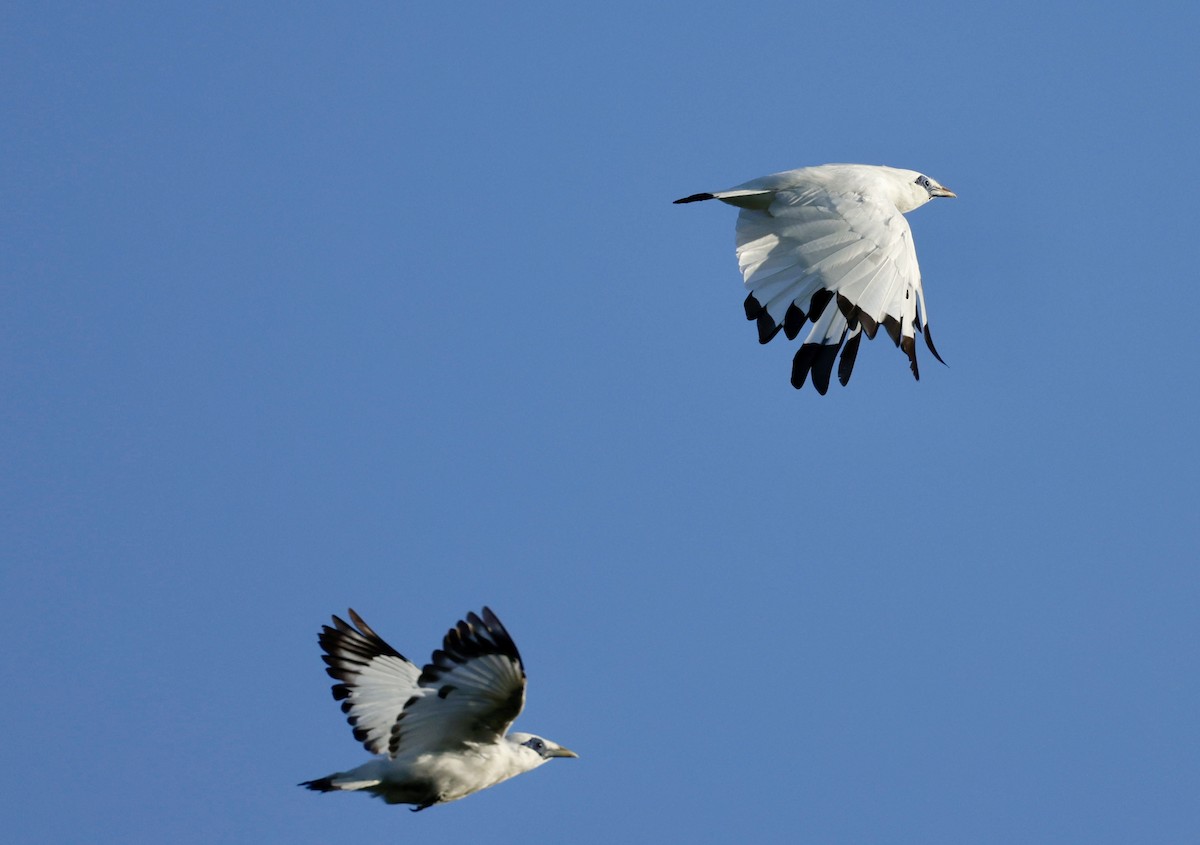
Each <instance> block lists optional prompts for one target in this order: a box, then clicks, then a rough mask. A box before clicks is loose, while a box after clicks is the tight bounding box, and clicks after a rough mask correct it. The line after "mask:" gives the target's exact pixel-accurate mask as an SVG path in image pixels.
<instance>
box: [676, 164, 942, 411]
mask: <svg viewBox="0 0 1200 845" xmlns="http://www.w3.org/2000/svg"><path fill="white" fill-rule="evenodd" d="M953 196H955V194H954V192H953V191H950V190H948V189H947V188H945V187H944V186H942V185H939V184H938V183H937V182H936V181H935V180H933V179H931V178H929V177H928V176H925V175H923V174H921V173H918V172H917V171H915V170H901V169H898V168H895V167H883V166H877V165H871V164H823V165H820V166H819V167H802V168H800V169H799V170H788V171H786V172H784V173H775V174H773V175H771V176H764V177H762V178H761V179H753V180H751V181H749V182H746V183H744V184H741V185H738V186H737V187H736V188H731V189H729V190H727V191H717V192H716V193H704V194H692V195H691V196H690V197H684V198H683V199H678V200H675V202H676V203H685V202H699V201H700V200H711V199H717V200H721V201H722V202H725V203H729V204H730V205H735V206H737V207H738V208H740V209H741V212H740V213H739V214H738V220H737V256H738V266H739V267H740V268H741V270H742V276H743V278H744V280H745V284H746V288H747V289H748V290H749V291H750V295H749V296H747V297H746V303H745V305H746V319H748V320H754V321H756V322H757V323H758V340H759V343H766V342H767V341H769V340H771V338H773V337H775V335H777V334H778V333H779V331H780V329H782V330H783V332H784V334H786V335H787V337H788V339H789V340H793V339H795V337H796V335H797V334H799V333H800V329H801V328H802V327H803V326H804V323H805V322H806V321H811V322H812V324H813V325H812V330H811V331H810V332H809V333H808V337H807V338H805V340H804V342H803V343H802V344H801V346H800V350H799V351H798V352H797V353H796V357H795V358H794V359H793V361H792V386H793V387H795V388H797V389H798V388H800V387H803V386H804V381H805V379H806V378H807V377H808V376H809V375H810V374H811V375H812V382H813V387H815V388H816V389H817V392H818V393H821V394H824V393H825V391H826V390H828V389H829V377H830V374H831V373H832V372H833V362H834V359H835V358H837V353H838V350H839V349H842V348H843V344H844V349H843V351H842V356H841V363H840V364H839V365H838V381H840V382H841V383H842V384H843V385H844V384H846V383H847V382H848V381H849V380H850V372H851V370H852V369H853V368H854V358H855V356H856V355H857V354H858V344H859V342H860V341H861V340H862V335H863V334H864V333H865V334H866V336H867V337H869V338H874V337H875V332H876V331H878V329H879V326H880V325H882V326H883V327H884V329H885V330H886V331H887V333H888V335H889V336H891V338H892V341H893V342H894V343H895V344H896V345H897V346H899V347H900V348H901V349H902V350H903V351H904V354H905V355H907V356H908V360H909V362H910V364H911V366H912V373H913V377H914V378H918V379H919V378H920V377H921V376H920V373H919V372H918V370H917V345H916V333H917V332H920V331H921V330H922V325H923V326H924V334H925V343H926V345H928V346H929V351H930V352H932V353H933V356H934V357H935V358H937V359H938V360H939V361H942V356H940V355H938V352H937V349H935V348H934V346H933V339H932V338H931V337H930V335H929V317H928V312H927V311H926V309H925V294H924V292H923V291H922V289H921V270H920V268H919V267H917V253H916V250H915V249H914V247H913V241H912V230H911V229H909V227H908V221H907V220H905V219H904V215H905V213H907V212H909V211H912V210H913V209H914V208H918V207H920V206H922V205H924V204H925V203H927V202H929V200H931V199H933V198H934V197H953ZM831 302H836V305H837V307H836V308H828V307H826V306H828V305H829V304H830V303H831ZM918 303H920V314H919V315H918V312H917V305H918ZM942 363H945V362H944V361H942Z"/></svg>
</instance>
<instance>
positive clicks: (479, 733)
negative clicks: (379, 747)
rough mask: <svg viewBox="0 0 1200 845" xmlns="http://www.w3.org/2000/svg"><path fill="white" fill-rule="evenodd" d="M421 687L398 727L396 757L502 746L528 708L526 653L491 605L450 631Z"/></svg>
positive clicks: (391, 748) (393, 742)
mask: <svg viewBox="0 0 1200 845" xmlns="http://www.w3.org/2000/svg"><path fill="white" fill-rule="evenodd" d="M417 683H418V685H419V688H418V689H417V690H416V691H414V693H413V694H412V696H411V697H410V698H409V699H408V701H407V703H405V705H404V709H403V711H402V712H401V713H400V714H399V716H398V717H397V718H396V721H395V725H394V726H393V727H392V732H391V738H390V740H389V743H388V753H389V754H391V755H392V756H393V757H395V756H397V755H400V754H404V755H406V756H407V755H411V754H421V753H425V752H431V751H447V750H453V749H458V748H461V747H462V746H463V745H464V744H465V743H472V742H474V743H492V742H497V741H499V739H500V738H501V737H503V736H504V734H505V733H507V731H508V728H509V726H510V725H511V724H512V723H513V721H514V720H515V719H516V718H517V716H518V715H519V714H520V712H521V710H522V708H523V707H524V706H525V667H524V665H523V664H522V663H521V655H520V653H518V651H517V647H516V645H515V644H514V643H513V641H512V637H510V636H509V635H508V631H506V630H505V629H504V625H503V624H502V623H501V622H500V620H499V619H498V618H497V617H496V614H494V613H492V611H491V610H490V609H489V608H486V607H485V608H484V609H483V613H482V617H480V616H477V615H476V614H474V613H469V614H467V618H466V619H465V620H462V621H460V622H459V623H458V624H457V625H455V626H454V627H453V628H451V629H450V631H449V632H448V633H447V634H446V637H445V639H444V640H443V642H442V647H441V648H440V649H438V650H437V651H435V652H434V653H433V657H432V658H431V659H430V662H429V663H428V664H427V665H426V666H425V667H424V668H423V669H422V670H421V674H420V677H419V678H418V680H417Z"/></svg>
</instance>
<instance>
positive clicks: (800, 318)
mask: <svg viewBox="0 0 1200 845" xmlns="http://www.w3.org/2000/svg"><path fill="white" fill-rule="evenodd" d="M807 319H808V315H807V314H805V313H804V312H803V311H801V310H800V308H799V307H798V306H797V305H796V303H794V302H793V303H792V304H791V305H789V306H788V309H787V313H786V314H784V315H783V333H784V334H785V335H787V339H788V340H795V339H796V335H798V334H800V329H802V328H803V327H804V321H805V320H807Z"/></svg>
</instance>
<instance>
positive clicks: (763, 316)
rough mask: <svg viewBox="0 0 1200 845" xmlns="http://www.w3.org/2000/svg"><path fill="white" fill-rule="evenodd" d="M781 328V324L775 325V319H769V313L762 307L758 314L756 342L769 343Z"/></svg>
mask: <svg viewBox="0 0 1200 845" xmlns="http://www.w3.org/2000/svg"><path fill="white" fill-rule="evenodd" d="M782 328H783V326H780V325H776V323H775V321H774V320H772V319H771V315H770V313H768V312H767V310H766V309H765V308H764V309H763V310H762V312H761V313H760V314H759V315H758V342H759V343H770V342H771V340H772V339H773V338H774V337H775V335H777V334H779V330H780V329H782Z"/></svg>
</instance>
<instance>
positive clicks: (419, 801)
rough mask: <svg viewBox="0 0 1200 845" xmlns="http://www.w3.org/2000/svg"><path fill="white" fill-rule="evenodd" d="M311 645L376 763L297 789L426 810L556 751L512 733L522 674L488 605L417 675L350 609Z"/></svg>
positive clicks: (558, 753) (521, 702) (563, 752)
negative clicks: (357, 794)
mask: <svg viewBox="0 0 1200 845" xmlns="http://www.w3.org/2000/svg"><path fill="white" fill-rule="evenodd" d="M350 620H351V622H352V623H353V624H348V623H346V622H344V621H343V620H341V619H339V618H338V617H337V616H334V617H333V626H332V627H330V626H329V625H325V626H323V627H322V629H321V633H320V635H319V636H318V642H319V643H320V644H321V648H322V649H324V651H325V654H324V655H322V657H323V658H324V660H325V663H326V664H328V668H327V669H326V670H325V671H326V672H327V673H328V674H329V676H330V677H332V678H334V679H335V680H336V681H338V683H336V684H334V685H333V697H334V699H335V700H336V701H340V702H342V712H343V713H345V714H346V717H347V721H348V722H349V723H350V726H351V727H352V728H353V729H354V738H355V739H357V740H358V741H359V742H361V743H362V744H363V745H364V746H365V747H366V749H367V750H368V751H370V752H372V753H373V754H377V755H379V756H377V757H376V758H374V759H373V760H370V761H368V762H366V763H364V764H363V765H361V766H359V767H357V768H355V769H350V770H349V771H345V772H337V773H335V774H332V775H327V776H325V777H323V778H317V779H316V780H309V781H305V782H304V783H301V784H300V786H305V787H308V788H309V789H312V790H315V791H317V792H337V791H359V790H364V791H366V792H368V793H370V794H371V795H374V796H377V797H379V798H382V799H383V800H384V801H386V802H387V803H389V804H414V805H416V806H414V807H413V808H412V809H413V811H414V812H416V811H417V810H424V809H425V808H426V807H430V806H433V805H434V804H444V803H446V802H447V801H457V800H458V799H459V798H464V797H466V796H467V795H470V794H471V793H472V792H478V791H479V790H481V789H486V788H487V787H489V786H494V785H495V784H497V783H500V781H503V780H508V779H509V778H511V777H513V776H514V775H519V774H521V773H523V772H528V771H531V770H532V769H536V768H537V767H538V766H540V765H542V764H543V763H545V762H546V761H548V760H550V759H551V758H553V757H577V756H578V755H577V754H576V753H575V752H573V751H570V750H568V749H566V748H563V747H562V746H561V745H559V744H557V743H554V742H551V741H550V740H548V739H543V738H542V737H539V736H534V735H533V734H527V733H518V732H515V731H514V732H512V733H508V729H509V727H510V726H511V725H512V723H513V721H514V720H515V719H516V718H517V716H518V715H519V714H520V712H521V709H522V708H523V707H524V706H525V667H524V664H523V663H522V662H521V655H520V654H519V653H518V652H517V647H516V645H515V644H514V643H513V641H512V637H510V636H509V635H508V631H506V630H505V629H504V625H503V624H501V622H500V620H499V619H498V618H496V614H494V613H492V611H491V610H489V609H488V608H486V607H485V608H484V609H483V613H482V616H478V615H476V614H474V613H468V614H467V618H466V619H464V620H461V621H459V622H458V624H456V625H455V626H454V627H453V628H451V629H450V631H449V632H448V633H447V634H446V637H445V639H444V640H443V641H442V647H441V648H440V649H438V650H436V651H434V653H433V657H432V658H430V662H429V663H427V664H426V665H425V667H424V668H422V669H418V668H417V666H416V664H414V663H411V662H410V661H408V660H407V659H405V657H404V656H403V655H402V654H400V652H398V651H396V650H395V649H394V648H392V647H391V646H390V645H388V644H387V643H386V642H384V641H383V639H382V638H381V637H380V636H379V635H378V634H376V633H375V632H374V631H373V630H371V628H370V626H368V625H367V623H366V622H364V621H363V620H362V617H360V616H359V615H358V614H357V613H355V612H354V611H353V610H351V611H350Z"/></svg>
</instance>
